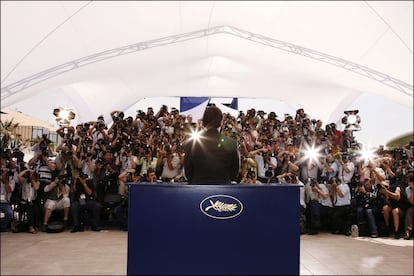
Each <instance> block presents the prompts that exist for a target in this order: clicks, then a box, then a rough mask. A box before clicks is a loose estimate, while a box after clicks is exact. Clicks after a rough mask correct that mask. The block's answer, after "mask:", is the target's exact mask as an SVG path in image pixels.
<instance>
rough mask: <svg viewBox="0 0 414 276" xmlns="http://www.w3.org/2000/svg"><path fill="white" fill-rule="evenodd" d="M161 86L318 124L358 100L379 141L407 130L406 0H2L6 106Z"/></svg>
mask: <svg viewBox="0 0 414 276" xmlns="http://www.w3.org/2000/svg"><path fill="white" fill-rule="evenodd" d="M166 96H209V97H239V98H246V99H248V98H259V99H263V100H264V102H270V100H271V99H276V100H278V101H281V102H284V103H286V104H287V105H289V106H290V107H292V108H293V109H297V108H299V107H303V108H304V109H305V111H306V112H307V113H308V114H311V115H312V117H315V118H319V119H322V120H323V121H324V122H325V123H329V122H332V121H333V122H337V121H339V120H340V118H341V117H342V116H343V111H344V110H349V109H359V110H360V111H361V117H362V123H363V130H364V132H365V133H366V134H367V135H369V136H371V137H375V138H376V140H375V139H374V140H373V141H375V142H381V143H385V142H386V141H387V140H389V139H391V138H392V137H395V136H397V135H399V134H401V133H406V132H408V131H412V125H413V118H412V111H413V2H412V1H402V2H399V1H380V2H369V1H365V2H362V1H344V2H337V1H332V2H330V1H321V2H310V1H300V2H294V1H275V2H273V1H266V2H259V1H252V2H248V1H241V2H233V1H231V2H225V1H211V2H210V1H202V2H198V1H197V2H189V1H182V2H176V1H167V2H154V1H151V2H145V1H136V2H135V1H127V2H121V1H116V2H115V1H114V2H112V1H89V2H86V1H67V2H66V1H43V2H38V1H33V2H29V1H24V2H21V1H2V2H1V107H2V109H3V108H6V107H8V108H18V109H20V111H23V112H25V113H28V114H30V115H34V116H36V117H38V118H40V119H42V120H48V119H50V118H52V119H53V116H52V115H51V113H52V110H53V108H55V107H58V106H65V107H70V108H73V109H74V110H75V112H76V113H77V114H78V120H80V121H86V120H90V119H95V118H96V117H97V116H98V115H100V114H105V115H106V114H109V113H110V112H111V111H112V110H128V109H130V108H131V107H133V106H134V105H136V104H137V103H138V102H139V101H140V100H142V99H144V98H148V97H166ZM377 101H379V102H380V104H378V103H377ZM166 104H167V105H168V104H169V103H166ZM275 111H276V112H277V110H275ZM362 112H365V113H362ZM279 115H281V114H279ZM364 116H365V117H364ZM371 117H372V118H371ZM390 117H393V120H392V121H391V124H389V126H387V129H386V131H387V132H385V133H384V132H381V131H380V130H379V128H383V127H384V126H385V123H388V121H390ZM395 118H398V119H397V120H395ZM371 119H372V120H371ZM370 120H371V121H370ZM364 122H365V123H364ZM374 122H377V123H376V124H375V123H374ZM378 122H381V124H378ZM392 122H394V123H392ZM366 141H368V140H366Z"/></svg>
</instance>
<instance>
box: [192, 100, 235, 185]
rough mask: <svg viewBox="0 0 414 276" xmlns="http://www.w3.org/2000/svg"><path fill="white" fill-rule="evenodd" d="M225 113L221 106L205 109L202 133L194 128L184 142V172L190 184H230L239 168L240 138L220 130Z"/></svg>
mask: <svg viewBox="0 0 414 276" xmlns="http://www.w3.org/2000/svg"><path fill="white" fill-rule="evenodd" d="M222 120H223V114H222V112H221V110H220V109H219V108H218V107H215V106H212V107H208V108H207V109H206V110H205V111H204V115H203V119H202V122H203V126H204V128H205V129H204V131H203V132H201V133H198V132H194V133H193V134H192V135H191V138H190V139H188V140H187V141H186V143H185V144H184V150H185V161H184V169H185V175H186V177H187V179H188V182H189V183H190V184H230V183H231V181H235V180H236V178H237V174H238V172H239V166H240V158H239V151H238V147H237V142H236V141H235V140H234V139H232V138H230V137H227V136H225V135H222V134H220V132H219V128H220V126H221V123H222Z"/></svg>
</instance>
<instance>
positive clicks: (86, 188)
mask: <svg viewBox="0 0 414 276" xmlns="http://www.w3.org/2000/svg"><path fill="white" fill-rule="evenodd" d="M71 192H72V194H73V201H72V202H71V206H70V209H71V210H70V212H71V215H72V220H73V228H72V230H71V231H70V232H71V233H75V232H83V231H84V226H83V224H81V223H80V216H81V214H82V213H83V212H84V211H85V210H86V211H88V212H89V213H90V214H91V224H92V228H91V230H92V231H95V232H98V231H100V229H99V228H98V223H99V217H100V210H101V205H100V204H99V203H98V202H97V201H96V200H95V198H94V185H93V182H92V180H90V179H88V176H87V175H86V174H83V173H80V174H79V175H77V176H76V178H75V180H74V183H73V185H72V186H71Z"/></svg>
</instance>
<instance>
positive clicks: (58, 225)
mask: <svg viewBox="0 0 414 276" xmlns="http://www.w3.org/2000/svg"><path fill="white" fill-rule="evenodd" d="M64 228H65V226H64V224H63V221H61V220H55V221H51V222H49V224H48V225H47V230H46V231H47V232H48V233H60V232H63V230H64Z"/></svg>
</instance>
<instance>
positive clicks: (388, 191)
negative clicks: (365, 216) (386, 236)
mask: <svg viewBox="0 0 414 276" xmlns="http://www.w3.org/2000/svg"><path fill="white" fill-rule="evenodd" d="M377 187H378V189H379V193H380V194H381V196H382V200H383V202H384V205H383V206H382V214H383V216H384V221H385V225H386V226H387V228H388V230H390V223H391V222H390V219H391V215H392V219H393V224H394V238H395V239H399V238H401V233H400V221H401V220H402V218H403V212H404V211H403V209H402V208H401V189H400V187H398V185H389V184H388V183H387V182H385V181H383V182H381V183H379V184H377Z"/></svg>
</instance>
